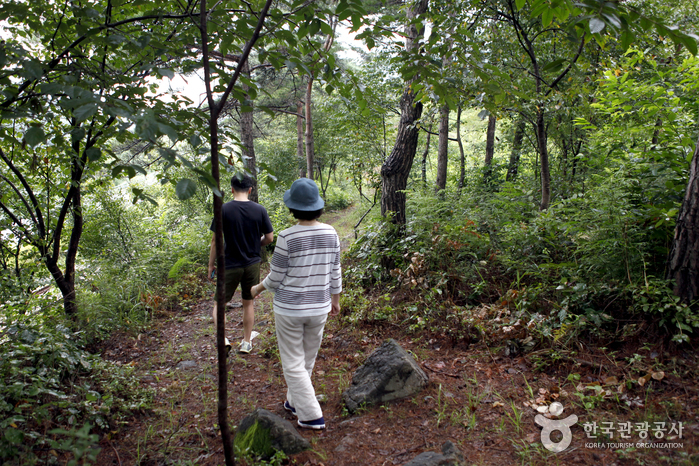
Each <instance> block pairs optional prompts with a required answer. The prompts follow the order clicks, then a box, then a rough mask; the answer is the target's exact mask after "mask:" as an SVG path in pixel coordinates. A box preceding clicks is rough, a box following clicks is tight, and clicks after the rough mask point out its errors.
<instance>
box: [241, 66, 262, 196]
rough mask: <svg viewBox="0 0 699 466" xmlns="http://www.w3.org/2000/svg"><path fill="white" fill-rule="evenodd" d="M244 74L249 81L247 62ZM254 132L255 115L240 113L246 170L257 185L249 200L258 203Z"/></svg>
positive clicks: (245, 86) (244, 85)
mask: <svg viewBox="0 0 699 466" xmlns="http://www.w3.org/2000/svg"><path fill="white" fill-rule="evenodd" d="M243 74H245V75H246V76H247V77H248V79H249V78H250V66H249V65H248V63H247V62H245V63H244V65H243ZM242 87H243V90H244V91H247V90H248V86H247V85H246V84H243V86H242ZM246 97H247V98H248V100H249V99H250V97H249V96H247V95H246ZM249 104H250V106H252V102H251V101H250V102H249ZM254 131H255V119H254V114H253V112H252V111H250V112H241V113H240V142H241V143H242V145H243V160H244V163H245V169H246V170H247V171H248V172H250V175H251V176H252V179H253V181H254V182H255V185H254V186H253V188H252V192H251V193H250V196H249V199H250V200H251V201H254V202H257V201H258V195H257V160H256V159H255V138H254Z"/></svg>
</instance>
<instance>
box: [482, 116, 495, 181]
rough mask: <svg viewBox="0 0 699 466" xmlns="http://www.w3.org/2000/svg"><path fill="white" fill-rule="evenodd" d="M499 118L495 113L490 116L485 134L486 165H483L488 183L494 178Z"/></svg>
mask: <svg viewBox="0 0 699 466" xmlns="http://www.w3.org/2000/svg"><path fill="white" fill-rule="evenodd" d="M496 123H497V118H495V116H494V115H490V116H489V117H488V129H487V131H486V135H485V166H484V167H483V180H484V181H485V183H486V184H488V183H490V182H491V181H492V178H493V156H494V155H495V125H496Z"/></svg>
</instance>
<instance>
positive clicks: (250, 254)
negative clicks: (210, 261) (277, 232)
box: [210, 200, 273, 269]
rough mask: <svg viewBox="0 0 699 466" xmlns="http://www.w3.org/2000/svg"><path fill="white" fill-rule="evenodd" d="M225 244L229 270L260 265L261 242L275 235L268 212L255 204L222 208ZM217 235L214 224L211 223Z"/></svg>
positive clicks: (231, 204) (243, 203) (247, 203)
mask: <svg viewBox="0 0 699 466" xmlns="http://www.w3.org/2000/svg"><path fill="white" fill-rule="evenodd" d="M222 217H223V240H224V243H225V245H226V269H234V268H240V267H247V266H248V265H252V264H254V263H256V262H260V260H261V258H260V238H261V237H262V236H264V235H266V234H267V233H272V231H273V229H272V222H270V221H269V216H268V215H267V210H265V208H264V207H262V206H261V205H260V204H258V203H256V202H252V201H247V202H245V201H235V200H233V201H230V202H226V203H225V204H223V208H222ZM210 229H211V231H214V222H213V221H212V222H211V228H210Z"/></svg>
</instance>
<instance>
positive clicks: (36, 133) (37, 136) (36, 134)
mask: <svg viewBox="0 0 699 466" xmlns="http://www.w3.org/2000/svg"><path fill="white" fill-rule="evenodd" d="M24 140H25V141H26V142H27V144H28V145H29V147H36V146H38V145H39V144H41V143H42V142H44V141H46V134H44V130H43V129H42V128H41V126H32V127H31V128H29V129H28V130H27V132H26V133H24Z"/></svg>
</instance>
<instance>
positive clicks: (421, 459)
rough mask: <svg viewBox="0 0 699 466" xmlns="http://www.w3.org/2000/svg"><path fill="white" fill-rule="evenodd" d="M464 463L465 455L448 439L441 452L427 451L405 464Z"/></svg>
mask: <svg viewBox="0 0 699 466" xmlns="http://www.w3.org/2000/svg"><path fill="white" fill-rule="evenodd" d="M463 464H464V455H462V454H461V452H460V451H459V450H458V449H457V448H456V447H455V446H454V444H453V443H451V442H449V441H447V442H445V443H444V445H442V453H441V454H439V453H436V452H433V451H426V452H424V453H420V454H419V455H417V456H416V457H415V458H413V459H412V460H410V461H408V462H407V463H405V465H404V466H460V465H463Z"/></svg>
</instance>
